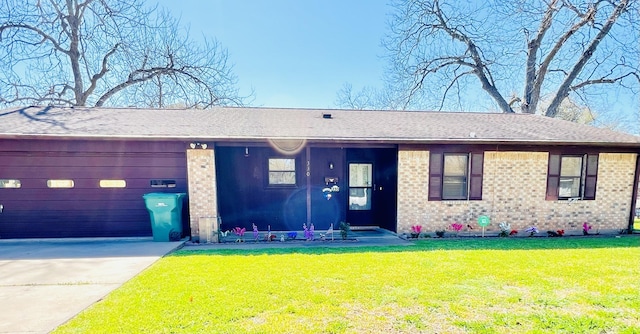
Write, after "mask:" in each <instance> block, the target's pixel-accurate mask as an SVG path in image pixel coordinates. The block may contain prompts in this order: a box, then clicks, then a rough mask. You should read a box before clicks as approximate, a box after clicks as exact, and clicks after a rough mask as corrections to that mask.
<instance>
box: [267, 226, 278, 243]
mask: <svg viewBox="0 0 640 334" xmlns="http://www.w3.org/2000/svg"><path fill="white" fill-rule="evenodd" d="M275 238H276V236H275V235H273V234H272V233H271V225H267V237H266V239H267V241H273V239H275Z"/></svg>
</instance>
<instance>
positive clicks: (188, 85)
mask: <svg viewBox="0 0 640 334" xmlns="http://www.w3.org/2000/svg"><path fill="white" fill-rule="evenodd" d="M0 103H2V104H5V105H26V104H36V105H42V104H50V105H68V106H104V105H114V106H116V105H117V106H145V107H163V106H166V105H170V104H182V105H185V106H187V107H199V108H207V107H210V106H213V105H227V104H242V98H241V97H240V96H239V95H238V90H237V88H236V77H235V76H234V74H233V72H232V66H231V65H230V64H229V63H228V55H227V52H226V50H225V49H223V48H222V47H221V46H220V45H219V44H218V43H217V42H216V41H215V40H213V41H212V40H206V39H205V41H204V42H203V43H196V42H195V41H194V40H192V39H191V38H190V36H189V31H188V30H185V29H183V28H182V27H181V25H180V22H179V21H178V20H176V19H175V18H173V17H171V16H170V15H168V14H167V13H166V12H163V11H161V10H159V9H158V8H156V7H147V6H146V5H145V4H144V3H143V0H38V1H18V0H5V1H2V3H1V4H0Z"/></svg>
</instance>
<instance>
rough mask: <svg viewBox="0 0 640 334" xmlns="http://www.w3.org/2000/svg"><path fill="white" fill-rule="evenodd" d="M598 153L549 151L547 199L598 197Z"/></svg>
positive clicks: (587, 198) (589, 198) (586, 198)
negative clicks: (559, 152)
mask: <svg viewBox="0 0 640 334" xmlns="http://www.w3.org/2000/svg"><path fill="white" fill-rule="evenodd" d="M597 174H598V155H597V154H581V155H580V154H558V153H549V166H548V174H547V196H546V199H547V200H558V199H584V200H593V199H595V198H596V180H597Z"/></svg>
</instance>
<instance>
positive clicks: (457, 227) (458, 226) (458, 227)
mask: <svg viewBox="0 0 640 334" xmlns="http://www.w3.org/2000/svg"><path fill="white" fill-rule="evenodd" d="M451 228H452V229H453V230H454V231H456V232H460V230H462V224H460V223H453V224H451Z"/></svg>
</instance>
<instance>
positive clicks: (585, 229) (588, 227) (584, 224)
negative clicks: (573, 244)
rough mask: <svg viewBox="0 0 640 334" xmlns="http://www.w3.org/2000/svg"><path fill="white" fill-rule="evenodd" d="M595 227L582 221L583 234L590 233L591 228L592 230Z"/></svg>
mask: <svg viewBox="0 0 640 334" xmlns="http://www.w3.org/2000/svg"><path fill="white" fill-rule="evenodd" d="M592 228H593V226H591V225H589V223H587V222H584V223H582V234H583V235H588V234H589V230H591V229H592Z"/></svg>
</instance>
